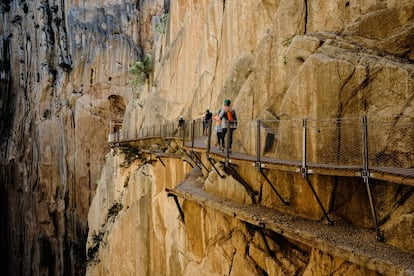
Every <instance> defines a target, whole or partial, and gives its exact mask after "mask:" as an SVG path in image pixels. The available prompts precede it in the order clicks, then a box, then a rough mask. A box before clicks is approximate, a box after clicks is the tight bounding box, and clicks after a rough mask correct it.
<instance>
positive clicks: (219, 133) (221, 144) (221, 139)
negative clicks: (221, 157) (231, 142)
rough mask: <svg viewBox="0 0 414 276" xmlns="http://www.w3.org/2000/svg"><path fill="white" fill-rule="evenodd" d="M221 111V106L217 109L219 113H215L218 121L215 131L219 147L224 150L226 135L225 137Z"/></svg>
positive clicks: (215, 119)
mask: <svg viewBox="0 0 414 276" xmlns="http://www.w3.org/2000/svg"><path fill="white" fill-rule="evenodd" d="M220 112H221V108H220V109H219V110H218V111H217V114H216V115H214V118H213V119H214V121H215V122H216V127H215V131H216V134H217V145H218V146H217V149H218V150H219V151H224V137H223V128H222V127H221V120H220V117H219V116H220Z"/></svg>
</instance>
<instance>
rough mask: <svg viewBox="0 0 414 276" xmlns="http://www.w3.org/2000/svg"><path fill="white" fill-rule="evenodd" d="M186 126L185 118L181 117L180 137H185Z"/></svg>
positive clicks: (179, 123)
mask: <svg viewBox="0 0 414 276" xmlns="http://www.w3.org/2000/svg"><path fill="white" fill-rule="evenodd" d="M184 124H185V120H184V118H183V116H180V119H178V128H179V130H180V134H179V135H180V137H182V136H183V134H184Z"/></svg>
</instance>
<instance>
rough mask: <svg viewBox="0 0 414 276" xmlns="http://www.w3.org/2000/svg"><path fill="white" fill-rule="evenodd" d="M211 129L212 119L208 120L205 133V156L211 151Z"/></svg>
mask: <svg viewBox="0 0 414 276" xmlns="http://www.w3.org/2000/svg"><path fill="white" fill-rule="evenodd" d="M211 128H212V119H210V120H208V131H207V155H208V154H210V149H211V132H212V131H211Z"/></svg>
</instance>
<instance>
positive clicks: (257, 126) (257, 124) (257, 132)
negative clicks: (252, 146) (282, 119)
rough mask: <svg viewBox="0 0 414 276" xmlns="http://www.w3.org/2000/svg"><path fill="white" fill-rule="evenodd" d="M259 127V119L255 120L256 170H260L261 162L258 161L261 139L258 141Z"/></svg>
mask: <svg viewBox="0 0 414 276" xmlns="http://www.w3.org/2000/svg"><path fill="white" fill-rule="evenodd" d="M260 127H261V121H260V120H257V121H256V168H257V170H258V171H260V170H261V167H262V164H261V161H260V148H261V141H260Z"/></svg>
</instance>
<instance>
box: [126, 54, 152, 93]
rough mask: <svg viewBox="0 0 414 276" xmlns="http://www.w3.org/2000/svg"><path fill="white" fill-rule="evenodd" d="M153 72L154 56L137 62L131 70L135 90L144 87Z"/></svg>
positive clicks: (148, 56) (149, 55)
mask: <svg viewBox="0 0 414 276" xmlns="http://www.w3.org/2000/svg"><path fill="white" fill-rule="evenodd" d="M151 72H152V55H151V54H146V55H145V56H144V59H143V60H141V61H137V62H135V64H134V65H132V66H131V68H130V69H129V73H130V74H131V75H132V81H131V85H132V86H133V87H135V88H136V87H139V86H141V85H143V84H144V83H145V81H146V80H147V79H148V77H149V74H150V73H151Z"/></svg>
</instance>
